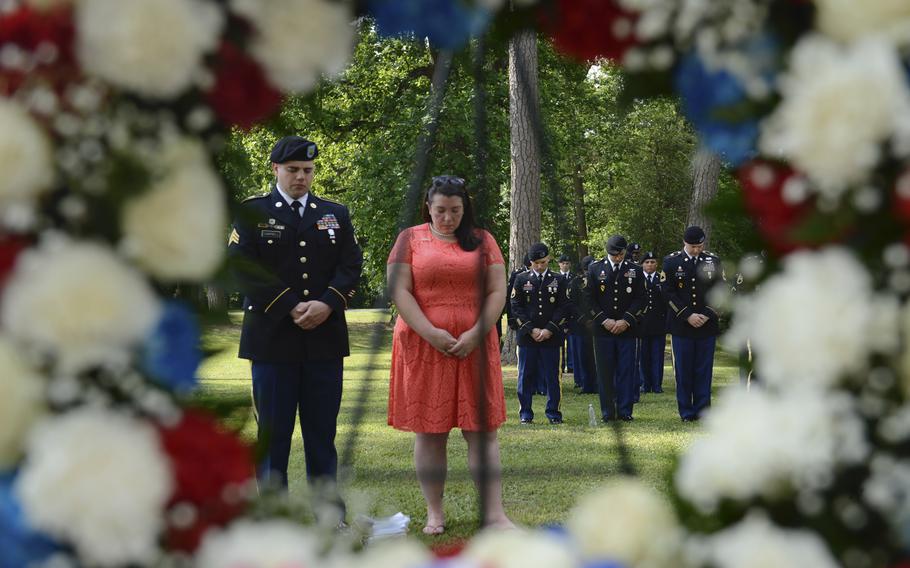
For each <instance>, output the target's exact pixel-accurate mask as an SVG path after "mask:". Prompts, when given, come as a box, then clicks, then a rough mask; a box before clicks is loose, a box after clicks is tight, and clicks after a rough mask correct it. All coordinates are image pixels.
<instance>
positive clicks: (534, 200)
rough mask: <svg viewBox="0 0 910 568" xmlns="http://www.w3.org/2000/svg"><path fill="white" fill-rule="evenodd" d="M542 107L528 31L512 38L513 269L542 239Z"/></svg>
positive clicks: (506, 358)
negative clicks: (537, 122) (539, 126)
mask: <svg viewBox="0 0 910 568" xmlns="http://www.w3.org/2000/svg"><path fill="white" fill-rule="evenodd" d="M539 110H540V102H539V98H538V89H537V35H536V34H535V33H534V32H533V31H529V30H525V31H522V32H519V33H518V34H516V35H515V36H513V37H512V39H511V40H510V41H509V133H510V136H511V140H510V144H509V145H510V155H511V171H512V187H511V191H510V197H511V206H510V208H509V227H510V228H509V267H510V269H515V268H517V267H518V266H520V265H521V261H522V258H523V257H524V255H525V252H527V250H528V247H530V246H531V244H532V243H534V242H536V241H538V240H540V141H539V140H538V139H537V136H536V132H535V129H534V120H535V118H534V117H535V115H536V116H537V117H538V118H539V116H540V115H539ZM504 339H505V340H504V341H503V347H502V362H503V363H506V364H514V363H515V362H516V353H515V346H516V342H515V333H514V332H513V331H511V330H509V332H508V333H507V334H506V336H505V338H504Z"/></svg>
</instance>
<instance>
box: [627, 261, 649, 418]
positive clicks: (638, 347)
mask: <svg viewBox="0 0 910 568" xmlns="http://www.w3.org/2000/svg"><path fill="white" fill-rule="evenodd" d="M626 260H630V261H632V262H634V263H635V264H637V265H639V266H641V245H640V244H638V243H629V246H627V247H626ZM635 369H636V370H637V371H636V375H635V380H636V382H637V384H636V386H635V402H638V401H639V393H642V392H644V390H645V388H644V383H643V382H642V377H641V372H640V369H641V338H640V337H638V334H637V333H636V334H635Z"/></svg>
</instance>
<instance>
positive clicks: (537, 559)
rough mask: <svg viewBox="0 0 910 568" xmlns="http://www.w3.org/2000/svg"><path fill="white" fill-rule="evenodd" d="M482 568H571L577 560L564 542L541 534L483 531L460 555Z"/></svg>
mask: <svg viewBox="0 0 910 568" xmlns="http://www.w3.org/2000/svg"><path fill="white" fill-rule="evenodd" d="M461 556H462V557H464V559H465V560H467V561H468V562H473V563H475V564H477V565H478V566H483V568H551V567H553V566H563V567H566V568H571V567H572V566H578V565H580V562H579V559H578V558H577V557H576V556H575V554H574V552H573V551H572V550H571V549H570V548H569V546H568V543H566V542H565V541H563V540H561V539H559V538H557V537H555V536H553V535H550V534H547V533H542V532H531V531H525V530H518V529H516V530H507V531H504V530H486V531H483V532H481V533H480V534H479V535H477V536H475V537H474V538H472V539H471V542H469V543H468V545H467V546H466V547H465V549H464V552H462V554H461Z"/></svg>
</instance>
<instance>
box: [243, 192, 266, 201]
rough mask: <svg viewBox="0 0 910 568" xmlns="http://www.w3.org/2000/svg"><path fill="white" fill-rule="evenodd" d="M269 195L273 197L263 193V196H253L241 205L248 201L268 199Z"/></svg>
mask: <svg viewBox="0 0 910 568" xmlns="http://www.w3.org/2000/svg"><path fill="white" fill-rule="evenodd" d="M269 195H271V194H270V193H263V194H262V195H251V196H249V197H247V198H246V199H244V200H243V201H241V203H246V202H247V201H253V200H254V199H264V198H266V197H268V196H269Z"/></svg>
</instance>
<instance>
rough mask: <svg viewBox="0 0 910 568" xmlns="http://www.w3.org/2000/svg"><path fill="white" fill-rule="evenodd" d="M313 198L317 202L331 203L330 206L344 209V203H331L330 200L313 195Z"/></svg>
mask: <svg viewBox="0 0 910 568" xmlns="http://www.w3.org/2000/svg"><path fill="white" fill-rule="evenodd" d="M313 197H315V198H316V199H318V200H319V201H323V202H325V203H331V204H332V205H337V206H339V207H346V206H345V204H344V203H338V202H337V201H332V200H331V199H326V198H325V197H323V196H321V195H313Z"/></svg>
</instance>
